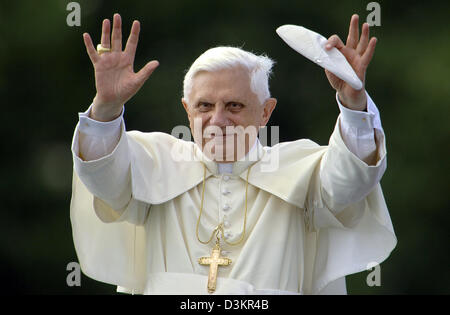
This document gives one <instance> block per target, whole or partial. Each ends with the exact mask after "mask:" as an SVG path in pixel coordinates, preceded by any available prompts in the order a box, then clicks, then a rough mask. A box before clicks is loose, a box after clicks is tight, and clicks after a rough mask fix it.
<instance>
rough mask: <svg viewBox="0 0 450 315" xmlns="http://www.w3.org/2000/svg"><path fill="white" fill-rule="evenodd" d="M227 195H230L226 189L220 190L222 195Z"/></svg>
mask: <svg viewBox="0 0 450 315" xmlns="http://www.w3.org/2000/svg"><path fill="white" fill-rule="evenodd" d="M229 193H230V191H229V190H226V189H224V190H222V195H228V194H229Z"/></svg>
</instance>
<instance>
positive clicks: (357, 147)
mask: <svg viewBox="0 0 450 315" xmlns="http://www.w3.org/2000/svg"><path fill="white" fill-rule="evenodd" d="M366 96H367V111H355V110H351V109H348V108H346V107H344V106H343V105H342V104H341V102H340V101H339V97H338V95H337V93H336V101H337V103H338V105H339V109H340V111H341V114H340V117H339V118H340V119H339V120H340V129H341V135H342V138H343V140H344V143H345V145H346V146H347V148H348V149H349V150H350V152H352V153H353V154H355V155H356V156H357V157H358V158H359V159H360V160H362V161H364V162H366V163H367V164H372V163H375V158H376V156H377V143H376V142H375V132H377V133H379V135H377V136H381V135H383V136H384V131H383V128H382V126H381V120H380V113H379V111H378V108H377V107H376V105H375V103H374V102H373V100H372V99H371V98H370V96H369V94H368V93H367V92H366Z"/></svg>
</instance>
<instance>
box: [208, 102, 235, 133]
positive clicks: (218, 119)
mask: <svg viewBox="0 0 450 315" xmlns="http://www.w3.org/2000/svg"><path fill="white" fill-rule="evenodd" d="M209 123H210V125H213V126H218V127H220V128H223V127H226V126H229V125H230V124H229V123H230V121H229V119H228V118H227V113H226V111H225V109H224V108H222V106H215V109H214V111H213V112H212V113H211V118H210V120H209Z"/></svg>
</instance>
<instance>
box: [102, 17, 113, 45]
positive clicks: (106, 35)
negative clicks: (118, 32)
mask: <svg viewBox="0 0 450 315" xmlns="http://www.w3.org/2000/svg"><path fill="white" fill-rule="evenodd" d="M110 35H111V24H110V22H109V20H108V19H104V20H103V25H102V39H101V40H100V44H101V45H102V46H103V47H105V48H110V47H111V37H110Z"/></svg>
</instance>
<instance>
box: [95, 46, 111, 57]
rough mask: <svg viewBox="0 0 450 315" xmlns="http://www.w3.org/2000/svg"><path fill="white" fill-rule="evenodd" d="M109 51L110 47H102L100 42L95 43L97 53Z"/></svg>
mask: <svg viewBox="0 0 450 315" xmlns="http://www.w3.org/2000/svg"><path fill="white" fill-rule="evenodd" d="M110 51H111V48H106V47H103V46H102V44H98V45H97V52H98V54H99V55H101V54H103V53H105V52H110Z"/></svg>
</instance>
